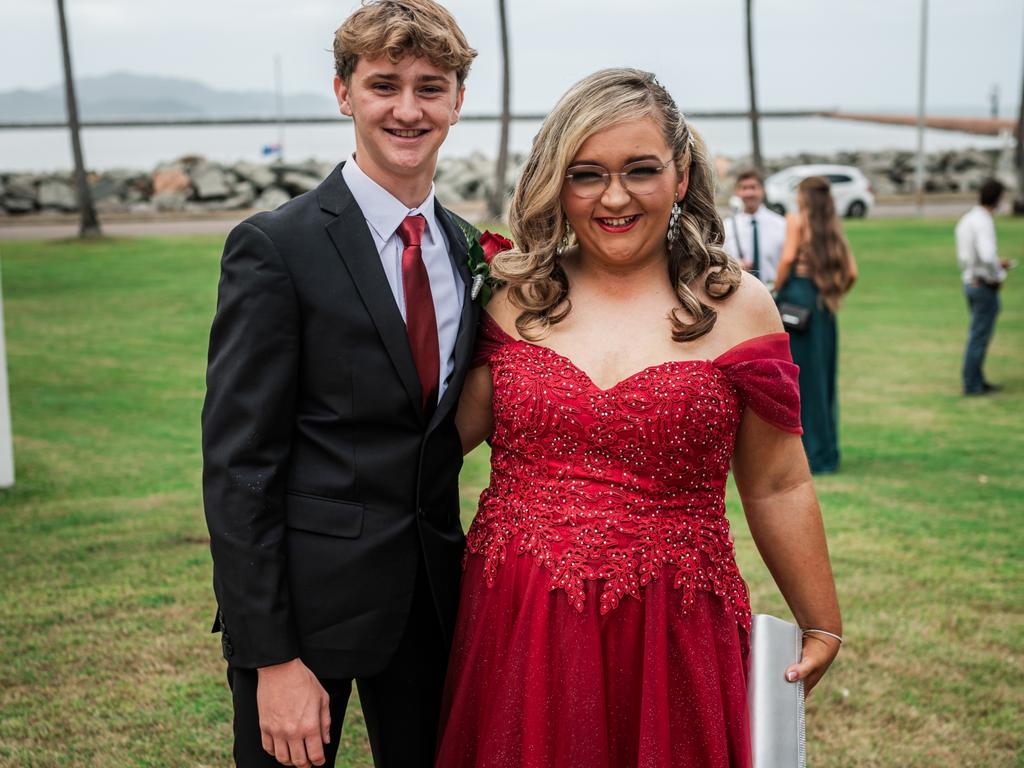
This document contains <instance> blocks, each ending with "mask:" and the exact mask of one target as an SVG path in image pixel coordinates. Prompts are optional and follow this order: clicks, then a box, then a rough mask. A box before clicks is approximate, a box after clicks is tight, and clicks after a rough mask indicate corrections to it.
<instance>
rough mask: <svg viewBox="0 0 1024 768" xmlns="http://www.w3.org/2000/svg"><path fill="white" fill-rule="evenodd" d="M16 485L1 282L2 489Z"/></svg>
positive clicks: (0, 405)
mask: <svg viewBox="0 0 1024 768" xmlns="http://www.w3.org/2000/svg"><path fill="white" fill-rule="evenodd" d="M12 485H14V443H13V442H12V440H11V403H10V400H9V399H8V396H7V348H6V345H5V343H4V289H3V282H2V281H0V488H10V487H11V486H12Z"/></svg>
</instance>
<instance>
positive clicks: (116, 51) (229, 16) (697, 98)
mask: <svg viewBox="0 0 1024 768" xmlns="http://www.w3.org/2000/svg"><path fill="white" fill-rule="evenodd" d="M507 3H508V9H509V17H510V25H511V35H512V47H513V78H514V80H513V108H514V109H515V110H518V111H521V112H527V111H540V110H547V109H549V108H550V107H551V105H552V104H553V103H554V102H555V100H556V99H557V98H558V96H559V95H560V94H561V93H562V92H563V91H565V89H566V88H567V87H568V86H569V85H570V84H571V83H572V82H574V81H575V80H577V79H579V78H580V77H582V76H583V75H585V74H587V73H589V72H592V71H593V70H595V69H599V68H601V67H608V66H620V65H629V66H636V67H641V68H644V69H649V70H652V71H654V72H655V73H656V74H657V75H658V77H659V78H660V79H661V80H662V82H663V83H665V85H666V86H667V87H668V88H669V90H670V91H671V92H672V93H673V95H674V96H675V97H676V100H677V101H678V102H679V104H680V106H681V107H682V108H683V109H684V110H691V111H692V110H698V109H710V108H741V107H743V105H744V103H745V98H746V96H745V94H746V74H745V72H746V70H745V63H744V53H743V51H744V38H743V0H507ZM65 5H66V8H67V12H68V17H69V25H70V29H71V36H72V49H73V58H74V64H75V68H76V73H77V75H78V76H83V75H102V74H107V73H110V72H113V71H133V72H139V73H145V74H158V75H166V76H173V77H185V78H190V79H196V80H201V81H203V82H205V83H207V84H209V85H211V86H214V87H217V88H229V89H237V90H247V89H266V88H271V87H272V86H273V72H274V69H273V56H274V54H275V53H279V54H280V55H281V57H282V61H283V69H284V75H283V77H284V87H285V90H286V91H289V92H294V91H316V90H321V91H323V92H324V93H329V92H330V91H329V89H330V78H331V76H332V74H333V72H332V59H331V55H330V46H331V42H332V39H333V32H334V30H335V29H336V28H337V26H338V25H339V24H340V22H341V21H342V20H343V19H344V18H345V16H346V15H347V14H348V13H350V12H351V11H352V10H353V9H354V8H356V7H357V5H358V2H357V0H287V2H285V1H284V0H173V1H170V0H65ZM446 5H447V6H448V8H450V9H451V10H452V12H453V13H454V14H455V16H456V18H457V19H458V21H459V23H460V25H461V26H462V28H463V29H464V31H465V32H466V35H467V36H468V38H469V40H470V44H471V45H473V46H474V47H476V48H477V49H478V50H479V51H480V56H479V58H478V59H477V61H476V63H475V64H474V67H473V70H472V72H471V73H470V78H469V82H468V91H467V101H466V107H465V111H466V112H467V113H470V112H494V111H495V110H496V109H497V105H498V95H497V79H498V71H499V69H498V67H499V56H498V33H497V12H496V2H494V0H449V2H447V3H446ZM754 6H755V44H756V50H757V57H758V63H759V83H758V87H759V94H760V101H761V107H762V109H772V108H785V107H833V106H838V107H841V108H847V109H856V108H866V107H889V108H902V109H906V110H907V111H912V110H913V108H914V105H915V103H916V93H917V74H916V73H917V56H918V48H917V44H918V28H919V19H920V0H856V1H855V2H849V1H845V2H840V0H755V2H754ZM55 8H56V3H55V2H54V0H27V1H26V0H0V90H9V89H12V88H18V87H22V88H39V87H43V86H48V85H53V84H55V83H57V82H59V80H60V77H61V63H60V55H59V46H58V35H57V29H56V10H55ZM1022 41H1024V2H1022V1H1021V0H972V2H970V3H965V2H964V1H963V0H932V2H931V3H930V22H929V41H928V91H927V94H928V96H927V100H928V104H929V105H930V107H931V108H932V109H933V110H937V111H941V108H942V107H949V106H955V107H960V108H970V107H975V108H976V109H977V112H978V114H987V112H988V98H989V96H988V95H989V92H990V90H991V88H992V86H993V85H997V86H998V88H999V91H1000V95H1001V104H1002V109H1001V111H1002V113H1003V114H1004V115H1015V113H1016V104H1017V103H1018V98H1019V94H1020V90H1021V73H1022V69H1024V52H1022ZM0 117H2V116H0Z"/></svg>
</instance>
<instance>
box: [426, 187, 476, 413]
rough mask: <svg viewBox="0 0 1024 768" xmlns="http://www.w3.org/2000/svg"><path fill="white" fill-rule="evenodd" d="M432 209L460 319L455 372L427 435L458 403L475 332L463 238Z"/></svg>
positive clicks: (445, 217) (440, 209)
mask: <svg viewBox="0 0 1024 768" xmlns="http://www.w3.org/2000/svg"><path fill="white" fill-rule="evenodd" d="M434 206H435V208H434V210H435V215H436V217H437V220H438V221H439V222H440V223H441V226H442V227H443V228H444V233H445V235H446V236H447V238H448V255H449V257H450V258H451V261H452V267H453V269H454V270H455V271H456V273H457V274H458V275H459V277H460V278H461V279H462V315H461V316H460V318H459V333H458V336H456V337H455V352H454V355H455V368H454V369H453V371H452V377H451V381H450V382H449V386H448V387H447V388H446V389H445V391H444V396H443V397H442V398H441V401H440V402H439V403H438V404H437V409H436V410H435V411H434V415H433V417H432V418H431V419H430V425H429V426H428V427H427V431H428V432H429V431H431V430H433V429H434V428H435V427H436V426H437V425H438V424H440V423H441V420H442V419H444V417H445V416H446V415H447V414H448V412H449V411H450V410H451V409H452V407H453V405H454V404H455V402H456V401H457V400H458V391H459V390H460V389H461V387H460V386H458V383H459V382H461V381H462V376H463V374H464V372H465V370H466V367H467V366H468V365H469V361H470V357H471V355H472V353H473V339H474V337H475V334H474V333H473V331H474V330H475V328H476V312H475V310H476V302H474V301H473V300H472V298H471V294H470V291H471V288H472V285H473V279H472V277H471V276H470V274H469V249H468V247H467V245H466V236H465V234H463V232H462V229H461V228H460V227H459V226H457V225H456V224H455V223H454V222H453V221H452V219H451V217H450V216H449V215H448V212H447V211H446V210H445V209H444V208H443V207H442V206H441V204H440V203H438V202H437V200H436V198H435V200H434Z"/></svg>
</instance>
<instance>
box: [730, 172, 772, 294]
mask: <svg viewBox="0 0 1024 768" xmlns="http://www.w3.org/2000/svg"><path fill="white" fill-rule="evenodd" d="M736 196H737V197H738V198H739V199H740V201H741V202H742V203H743V210H742V211H738V212H737V213H736V215H735V216H733V217H732V218H731V219H730V220H729V221H727V222H726V223H725V246H724V247H725V251H726V253H728V254H729V255H730V256H732V257H733V258H734V259H736V260H737V261H738V262H739V263H740V265H741V266H742V267H743V268H744V269H745V270H747V271H748V272H750V273H751V274H753V275H754V276H755V277H757V278H759V279H760V280H761V282H762V283H764V284H765V285H767V286H768V287H769V288H771V286H772V283H774V282H775V270H776V268H777V267H778V265H779V257H780V256H781V255H782V244H783V243H784V242H785V240H786V219H785V218H783V217H782V216H779V214H777V213H775V211H771V210H769V209H768V208H766V207H765V205H764V182H763V181H762V179H761V174H760V173H758V172H757V171H756V170H754V169H753V168H751V169H748V170H744V171H740V174H739V175H738V176H737V177H736Z"/></svg>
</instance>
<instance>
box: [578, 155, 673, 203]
mask: <svg viewBox="0 0 1024 768" xmlns="http://www.w3.org/2000/svg"><path fill="white" fill-rule="evenodd" d="M668 166H669V164H668V163H660V164H659V163H658V162H657V161H656V160H638V161H637V162H635V163H629V164H628V165H625V166H623V167H622V170H621V171H619V172H618V173H612V172H611V171H609V170H608V169H607V168H605V167H603V166H600V165H576V166H573V167H571V168H569V172H568V173H567V174H565V179H566V182H567V184H568V186H569V191H570V192H572V193H573V194H574V195H576V196H577V197H582V198H593V197H600V196H601V195H603V194H604V191H605V190H606V189H608V187H609V186H610V185H611V183H612V176H618V177H619V179H620V180H621V181H622V186H623V187H624V188H625V189H626V191H627V192H629V193H630V194H631V195H649V194H651V193H652V192H657V191H658V189H659V188H660V187H661V173H662V171H664V170H665V169H666V168H668Z"/></svg>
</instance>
